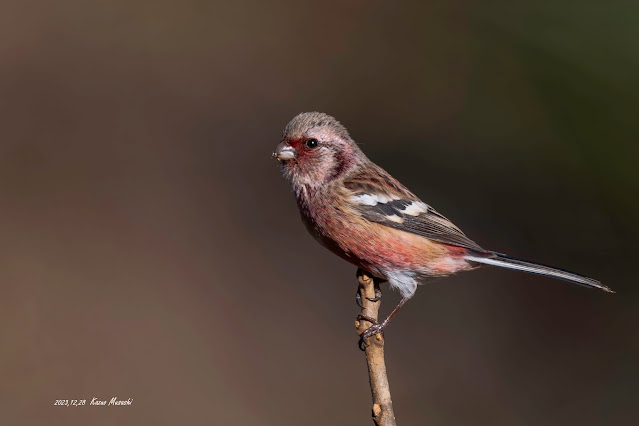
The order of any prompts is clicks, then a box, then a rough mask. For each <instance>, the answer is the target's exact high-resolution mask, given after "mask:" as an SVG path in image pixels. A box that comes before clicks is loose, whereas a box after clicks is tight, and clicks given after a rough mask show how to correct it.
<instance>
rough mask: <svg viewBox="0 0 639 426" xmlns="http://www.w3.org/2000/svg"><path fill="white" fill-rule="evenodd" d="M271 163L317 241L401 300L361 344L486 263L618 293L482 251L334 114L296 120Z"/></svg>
mask: <svg viewBox="0 0 639 426" xmlns="http://www.w3.org/2000/svg"><path fill="white" fill-rule="evenodd" d="M273 157H274V158H276V159H277V160H279V161H280V164H281V169H282V173H283V175H284V177H285V178H286V180H288V182H289V183H290V184H291V186H292V188H293V192H294V193H295V196H296V198H297V205H298V207H299V209H300V213H301V215H302V220H303V222H304V224H305V225H306V228H307V229H308V231H309V232H310V233H311V235H313V237H315V239H317V240H318V241H319V242H320V243H321V244H322V245H324V246H325V247H326V248H328V249H329V250H331V251H332V252H334V253H335V254H337V255H338V256H340V257H342V258H343V259H345V260H347V261H349V262H351V263H353V264H355V265H357V266H358V267H359V268H361V269H363V270H365V271H367V272H368V273H370V274H372V275H373V276H375V277H378V278H380V279H382V280H387V281H388V283H389V284H390V285H391V287H393V288H395V289H397V290H399V292H400V293H401V295H402V299H401V301H400V302H399V304H398V305H397V306H396V307H395V309H393V311H392V312H391V314H390V315H389V316H388V317H387V318H386V319H385V320H384V321H383V322H382V323H377V322H376V321H374V320H372V319H369V318H364V319H366V320H369V321H371V322H372V323H373V326H371V327H370V328H369V329H368V330H367V331H366V332H365V333H364V334H363V335H362V336H361V339H360V346H362V344H363V343H365V341H366V339H367V338H368V337H370V336H372V335H374V334H376V333H379V332H381V331H382V330H383V329H384V328H385V327H386V325H387V324H388V322H389V321H390V319H391V318H392V317H393V315H394V314H395V313H396V312H397V311H398V310H399V309H400V308H401V307H402V305H404V303H406V301H407V300H408V299H410V298H411V297H413V295H414V294H415V290H416V289H417V285H418V284H420V283H421V282H423V281H424V280H426V279H428V278H432V277H442V276H446V275H451V274H455V273H457V272H461V271H468V270H471V269H474V268H476V267H477V266H479V265H480V264H486V265H495V266H501V267H503V268H508V269H514V270H518V271H524V272H529V273H533V274H539V275H544V276H547V277H552V278H558V279H561V280H565V281H569V282H573V283H577V284H581V285H584V286H587V287H594V288H598V289H601V290H604V291H607V292H612V290H610V289H609V288H608V287H606V286H604V285H602V284H601V283H600V282H599V281H597V280H595V279H592V278H588V277H585V276H583V275H578V274H575V273H572V272H568V271H564V270H561V269H556V268H552V267H549V266H545V265H540V264H538V263H534V262H528V261H525V260H520V259H515V258H512V257H509V256H506V255H503V254H500V253H495V252H493V251H490V250H485V249H483V248H481V247H480V246H479V245H477V244H476V243H475V242H473V241H471V240H470V239H469V238H468V237H466V235H464V233H463V232H462V231H461V230H460V229H459V228H457V227H456V226H455V225H453V224H452V223H451V222H450V221H449V220H448V219H446V218H445V217H444V216H442V215H441V214H440V213H438V212H437V211H435V210H434V209H433V208H432V207H431V206H429V205H428V204H426V203H424V202H422V201H421V200H420V199H419V198H417V197H416V196H415V195H414V194H413V193H412V192H410V191H409V190H408V189H407V188H406V187H404V185H402V184H401V183H399V182H398V181H397V180H396V179H394V178H393V177H392V176H391V175H390V174H388V173H387V172H386V171H384V170H383V169H382V168H381V167H379V166H377V165H376V164H374V163H373V162H372V161H371V160H369V159H368V158H367V157H366V155H364V153H363V152H362V150H361V149H360V148H359V147H358V146H357V144H356V143H355V142H354V141H353V139H352V138H351V137H350V135H349V134H348V131H347V130H346V128H345V127H344V126H342V125H341V124H340V123H339V122H338V121H337V120H336V119H335V118H333V117H331V116H330V115H327V114H323V113H319V112H306V113H302V114H299V115H297V116H296V117H295V118H293V119H292V120H291V121H290V122H289V123H288V124H287V125H286V127H285V128H284V133H283V136H282V141H281V143H280V144H279V145H278V146H277V148H276V149H275V152H274V153H273Z"/></svg>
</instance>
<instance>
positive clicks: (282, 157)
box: [273, 142, 295, 161]
mask: <svg viewBox="0 0 639 426" xmlns="http://www.w3.org/2000/svg"><path fill="white" fill-rule="evenodd" d="M273 158H275V159H276V160H278V161H288V160H292V159H293V158H295V150H294V149H293V147H292V146H290V145H287V144H286V142H280V143H279V145H277V148H275V151H274V152H273Z"/></svg>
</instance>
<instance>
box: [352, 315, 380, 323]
mask: <svg viewBox="0 0 639 426" xmlns="http://www.w3.org/2000/svg"><path fill="white" fill-rule="evenodd" d="M356 319H357V321H362V320H364V321H368V322H370V323H371V324H373V325H378V324H379V322H377V320H376V319H375V318H371V317H369V316H368V315H364V314H359V315H358V316H357V318H356Z"/></svg>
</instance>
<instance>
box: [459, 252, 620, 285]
mask: <svg viewBox="0 0 639 426" xmlns="http://www.w3.org/2000/svg"><path fill="white" fill-rule="evenodd" d="M466 259H467V260H470V261H471V262H477V263H483V264H485V265H494V266H500V267H502V268H507V269H514V270H516V271H523V272H528V273H530V274H537V275H543V276H546V277H552V278H557V279H560V280H564V281H568V282H571V283H575V284H579V285H583V286H586V287H592V288H598V289H600V290H603V291H607V292H608V293H614V291H612V290H611V289H610V288H608V287H606V286H605V285H603V284H601V283H600V282H599V281H597V280H595V279H593V278H588V277H585V276H583V275H579V274H575V273H574V272H569V271H564V270H563V269H558V268H553V267H551V266H546V265H542V264H540V263H534V262H528V261H526V260H521V259H517V258H514V257H510V256H506V255H503V254H500V253H493V256H491V257H482V256H466Z"/></svg>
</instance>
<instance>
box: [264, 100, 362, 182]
mask: <svg viewBox="0 0 639 426" xmlns="http://www.w3.org/2000/svg"><path fill="white" fill-rule="evenodd" d="M273 157H274V158H276V159H277V160H279V161H280V164H281V168H282V173H283V174H284V177H286V179H287V180H288V181H289V182H290V183H291V185H293V187H294V189H296V190H297V189H299V188H301V187H308V188H317V187H319V186H322V185H326V184H328V183H330V182H331V181H333V180H335V179H338V178H339V177H340V176H342V175H344V173H345V172H347V171H348V170H350V169H351V168H352V167H353V166H355V165H357V164H358V163H361V162H363V161H366V157H365V156H364V154H363V153H362V151H361V150H360V149H359V147H358V146H357V145H356V144H355V142H354V141H353V139H351V137H350V135H349V134H348V131H347V130H346V128H345V127H344V126H342V125H341V124H340V122H339V121H337V120H336V119H335V118H333V117H331V116H330V115H327V114H324V113H321V112H303V113H301V114H298V115H297V116H295V117H294V118H293V119H292V120H291V121H290V122H289V123H288V124H287V125H286V127H285V128H284V133H283V135H282V141H281V142H280V144H279V145H277V148H275V152H273Z"/></svg>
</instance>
